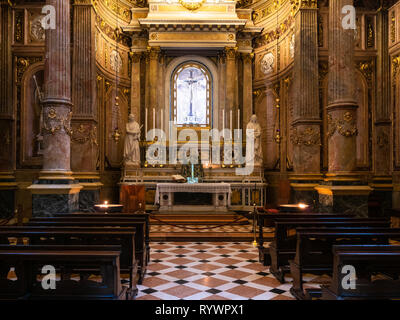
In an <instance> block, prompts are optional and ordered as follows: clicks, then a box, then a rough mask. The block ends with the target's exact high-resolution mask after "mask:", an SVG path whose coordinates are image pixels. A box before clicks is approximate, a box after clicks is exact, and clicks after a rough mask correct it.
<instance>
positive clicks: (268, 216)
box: [257, 212, 352, 266]
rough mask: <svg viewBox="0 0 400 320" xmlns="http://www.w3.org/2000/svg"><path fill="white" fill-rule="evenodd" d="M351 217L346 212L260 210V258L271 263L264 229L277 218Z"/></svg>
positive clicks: (265, 263)
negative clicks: (267, 211) (278, 211)
mask: <svg viewBox="0 0 400 320" xmlns="http://www.w3.org/2000/svg"><path fill="white" fill-rule="evenodd" d="M339 217H345V218H349V217H352V216H349V215H345V214H333V213H293V212H281V213H266V212H258V214H257V225H258V259H259V261H260V262H262V263H263V264H264V265H265V266H269V265H270V264H271V260H270V256H269V249H268V248H265V247H264V240H265V239H264V230H263V227H273V226H274V222H275V220H277V219H302V218H339Z"/></svg>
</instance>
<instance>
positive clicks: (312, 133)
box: [290, 2, 322, 204]
mask: <svg viewBox="0 0 400 320" xmlns="http://www.w3.org/2000/svg"><path fill="white" fill-rule="evenodd" d="M317 15H318V9H317V5H316V3H311V2H309V3H304V2H303V3H302V5H301V6H300V8H299V10H298V11H297V13H296V15H295V38H294V39H295V43H294V45H295V56H294V67H293V85H292V90H293V91H294V94H295V99H294V101H293V103H294V105H293V119H292V123H291V130H290V131H291V135H290V140H291V143H292V144H293V174H291V176H290V180H291V187H292V191H293V192H292V196H293V199H292V200H293V201H294V202H306V203H308V204H313V203H314V202H317V201H318V194H317V193H316V191H315V189H314V187H315V186H317V185H318V184H319V181H320V180H321V178H322V175H321V173H320V166H321V165H320V154H321V134H320V129H321V119H320V106H319V83H318V23H317Z"/></svg>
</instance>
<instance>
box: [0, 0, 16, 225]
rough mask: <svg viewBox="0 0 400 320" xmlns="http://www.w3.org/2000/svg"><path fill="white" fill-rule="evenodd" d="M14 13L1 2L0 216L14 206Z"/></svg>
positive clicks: (10, 211)
mask: <svg viewBox="0 0 400 320" xmlns="http://www.w3.org/2000/svg"><path fill="white" fill-rule="evenodd" d="M11 40H12V14H11V7H10V5H9V3H8V2H7V1H1V2H0V144H1V148H0V219H1V218H9V217H11V216H12V215H13V214H14V210H15V190H16V189H17V184H16V182H15V175H14V170H15V148H14V145H15V134H14V126H15V119H14V114H13V103H12V88H13V86H12V85H11V79H12V52H11V43H12V41H11Z"/></svg>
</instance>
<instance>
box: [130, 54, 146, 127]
mask: <svg viewBox="0 0 400 320" xmlns="http://www.w3.org/2000/svg"><path fill="white" fill-rule="evenodd" d="M130 57H131V61H132V67H131V113H132V114H134V115H135V117H136V119H138V120H137V121H138V122H139V123H140V122H141V121H140V119H142V118H143V117H142V112H141V108H140V106H141V95H140V90H141V85H140V74H141V57H142V52H136V51H132V52H130Z"/></svg>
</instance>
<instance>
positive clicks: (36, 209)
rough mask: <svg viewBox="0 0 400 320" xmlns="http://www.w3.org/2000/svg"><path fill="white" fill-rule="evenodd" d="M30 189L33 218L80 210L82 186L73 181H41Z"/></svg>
mask: <svg viewBox="0 0 400 320" xmlns="http://www.w3.org/2000/svg"><path fill="white" fill-rule="evenodd" d="M28 189H29V190H31V192H32V216H33V217H46V216H53V215H54V214H57V213H71V212H75V211H78V210H79V192H80V190H81V189H82V186H81V185H80V184H78V183H74V182H73V180H68V181H65V180H64V181H62V180H39V182H38V183H35V184H33V185H31V186H30V187H28Z"/></svg>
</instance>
